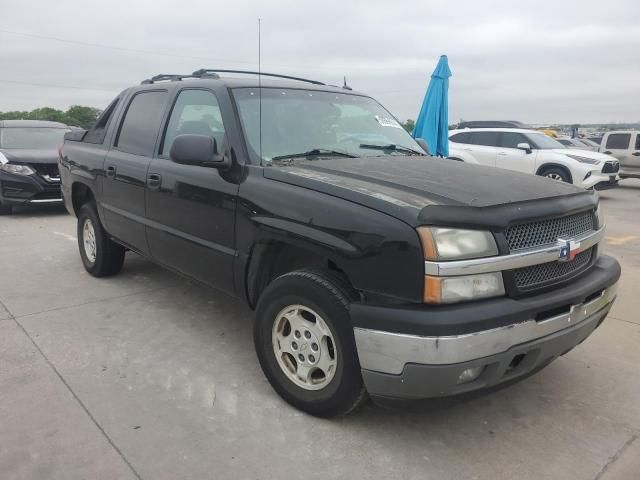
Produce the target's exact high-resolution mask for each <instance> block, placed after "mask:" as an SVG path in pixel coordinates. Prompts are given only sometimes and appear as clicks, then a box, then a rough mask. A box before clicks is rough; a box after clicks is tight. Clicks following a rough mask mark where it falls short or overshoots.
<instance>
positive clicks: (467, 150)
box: [462, 148, 471, 152]
mask: <svg viewBox="0 0 640 480" xmlns="http://www.w3.org/2000/svg"><path fill="white" fill-rule="evenodd" d="M462 150H464V151H465V152H470V151H471V149H470V148H463V149H462Z"/></svg>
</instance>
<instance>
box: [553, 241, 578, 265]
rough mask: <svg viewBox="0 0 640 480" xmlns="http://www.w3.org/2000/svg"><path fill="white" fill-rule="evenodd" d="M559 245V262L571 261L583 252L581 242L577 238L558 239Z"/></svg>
mask: <svg viewBox="0 0 640 480" xmlns="http://www.w3.org/2000/svg"><path fill="white" fill-rule="evenodd" d="M558 247H559V249H560V251H559V253H558V261H559V262H571V261H573V259H574V258H576V255H577V254H579V253H580V252H581V250H580V242H577V241H575V240H565V239H564V238H559V239H558Z"/></svg>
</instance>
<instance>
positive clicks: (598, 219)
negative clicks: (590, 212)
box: [596, 203, 605, 229]
mask: <svg viewBox="0 0 640 480" xmlns="http://www.w3.org/2000/svg"><path fill="white" fill-rule="evenodd" d="M596 223H597V225H596V226H597V227H598V229H601V228H602V227H604V223H605V222H604V212H603V211H602V207H601V206H600V204H599V203H598V208H596Z"/></svg>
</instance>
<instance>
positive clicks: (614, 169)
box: [602, 162, 620, 173]
mask: <svg viewBox="0 0 640 480" xmlns="http://www.w3.org/2000/svg"><path fill="white" fill-rule="evenodd" d="M618 170H620V163H618V162H606V163H605V164H604V167H602V173H618Z"/></svg>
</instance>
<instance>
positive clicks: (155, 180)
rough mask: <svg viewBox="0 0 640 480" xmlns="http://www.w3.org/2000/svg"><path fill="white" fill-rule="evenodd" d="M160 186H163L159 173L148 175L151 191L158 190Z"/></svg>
mask: <svg viewBox="0 0 640 480" xmlns="http://www.w3.org/2000/svg"><path fill="white" fill-rule="evenodd" d="M160 185H162V176H160V175H158V174H157V173H150V174H149V175H147V187H149V190H158V189H159V188H160Z"/></svg>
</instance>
